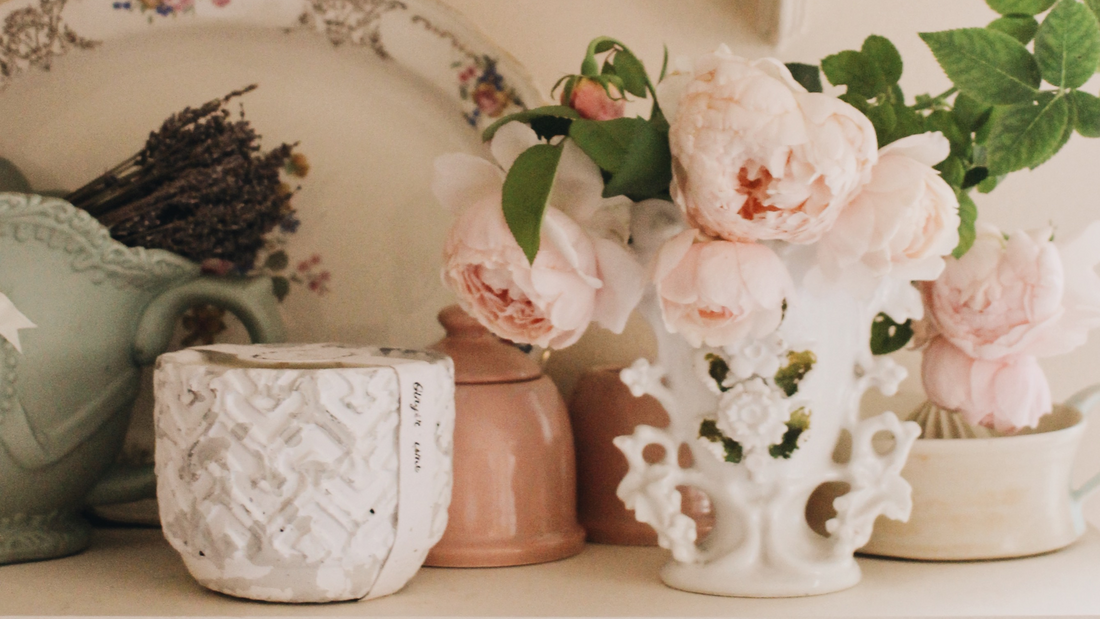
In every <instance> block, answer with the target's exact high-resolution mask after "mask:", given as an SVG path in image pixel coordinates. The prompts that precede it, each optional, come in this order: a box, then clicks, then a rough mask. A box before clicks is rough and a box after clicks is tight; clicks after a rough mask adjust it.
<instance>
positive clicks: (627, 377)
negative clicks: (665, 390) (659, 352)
mask: <svg viewBox="0 0 1100 619" xmlns="http://www.w3.org/2000/svg"><path fill="white" fill-rule="evenodd" d="M663 374H664V372H663V371H662V370H661V368H660V367H659V366H654V365H651V364H650V363H649V361H648V360H647V359H645V358H641V359H638V360H637V361H635V362H634V363H632V364H631V365H630V367H628V368H625V369H623V370H622V371H621V372H619V380H621V381H623V384H624V385H626V386H627V388H628V389H630V395H632V396H634V397H636V398H640V397H642V396H643V395H646V394H647V393H648V394H652V393H653V392H654V391H655V390H656V389H657V388H658V387H660V384H661V377H662V376H663ZM711 382H713V381H711Z"/></svg>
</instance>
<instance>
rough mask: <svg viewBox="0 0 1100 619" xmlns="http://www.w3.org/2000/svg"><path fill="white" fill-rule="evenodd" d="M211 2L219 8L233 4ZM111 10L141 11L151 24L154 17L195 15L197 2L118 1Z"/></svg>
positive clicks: (169, 0) (172, 0)
mask: <svg viewBox="0 0 1100 619" xmlns="http://www.w3.org/2000/svg"><path fill="white" fill-rule="evenodd" d="M210 1H211V3H212V4H213V5H214V6H216V7H218V8H221V7H224V6H227V5H228V4H229V3H230V2H231V0H210ZM111 8H113V9H115V10H116V11H140V12H141V13H142V14H143V15H145V14H147V15H148V18H149V22H150V23H152V21H153V16H154V15H159V16H160V17H168V16H176V15H180V14H183V13H194V12H195V0H118V1H116V2H113V3H111Z"/></svg>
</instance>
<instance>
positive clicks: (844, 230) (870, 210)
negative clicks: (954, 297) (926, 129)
mask: <svg viewBox="0 0 1100 619" xmlns="http://www.w3.org/2000/svg"><path fill="white" fill-rule="evenodd" d="M950 150H951V146H950V144H949V143H948V141H947V139H946V138H944V137H943V135H942V134H940V133H939V132H936V133H922V134H919V135H912V136H909V137H906V138H902V139H900V140H898V141H896V142H893V143H891V144H888V145H887V146H885V147H883V148H882V149H881V150H880V151H879V155H878V163H876V164H875V166H874V168H872V171H871V181H870V182H869V183H867V184H866V185H864V186H863V188H862V189H860V191H859V193H858V194H856V196H855V198H853V200H852V201H851V203H850V204H848V206H847V207H845V208H844V211H843V212H842V213H841V214H840V216H839V218H838V219H837V221H836V224H835V225H834V226H833V228H832V230H830V231H829V233H828V234H826V235H825V237H824V238H823V239H822V241H821V244H820V245H819V256H820V257H821V259H822V266H823V268H824V269H827V270H829V271H831V273H830V275H833V276H834V277H838V276H839V275H840V274H841V273H842V272H847V273H849V274H850V273H852V272H859V273H861V274H864V275H865V276H868V277H871V278H877V277H882V276H884V275H886V274H888V273H889V274H891V275H893V276H894V277H896V278H899V279H904V280H908V281H914V280H933V279H936V278H937V277H939V275H940V273H942V272H943V268H944V259H943V257H944V256H946V255H948V254H950V253H951V251H952V250H954V249H955V246H956V245H958V244H959V231H958V229H959V201H958V198H957V197H956V196H955V192H954V191H953V190H952V189H951V186H950V185H948V184H947V182H945V181H944V180H943V179H942V178H940V174H939V172H937V171H936V170H934V169H933V168H932V166H933V165H935V164H937V163H939V162H941V161H943V160H944V159H945V158H946V157H947V155H948V154H949V153H950Z"/></svg>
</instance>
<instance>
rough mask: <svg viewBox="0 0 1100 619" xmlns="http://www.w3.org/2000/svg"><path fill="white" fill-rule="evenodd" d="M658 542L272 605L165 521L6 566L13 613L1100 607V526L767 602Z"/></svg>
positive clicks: (994, 612)
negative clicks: (238, 594) (209, 576)
mask: <svg viewBox="0 0 1100 619" xmlns="http://www.w3.org/2000/svg"><path fill="white" fill-rule="evenodd" d="M666 556H667V554H666V552H665V551H663V550H661V549H658V548H631V547H621V546H603V545H596V544H590V545H588V546H587V547H586V548H585V550H584V551H583V552H582V553H581V554H580V555H578V556H576V557H573V558H570V559H566V560H564V561H557V562H554V563H547V564H542V565H533V566H525V567H512V568H494V569H444V568H424V569H422V570H421V571H420V572H419V573H417V575H416V576H415V577H414V578H413V580H412V582H410V583H409V584H408V586H406V587H405V589H403V590H401V591H399V592H398V593H396V594H394V595H391V596H389V597H385V598H380V599H377V600H371V601H367V602H345V603H339V604H324V605H286V604H265V603H259V602H249V601H244V600H238V599H235V598H231V597H228V596H224V595H220V594H217V593H213V592H211V591H208V590H206V589H204V588H202V587H201V586H199V585H198V584H197V583H196V582H195V581H194V580H192V579H191V577H190V576H189V575H188V573H187V570H186V569H185V568H184V566H183V563H182V561H181V560H180V559H179V557H178V556H177V555H176V553H175V551H173V550H172V548H171V547H169V546H168V544H167V542H165V541H164V538H163V537H162V536H161V533H160V531H159V530H156V529H101V530H97V531H96V533H95V536H94V537H93V540H92V546H91V548H90V549H89V550H87V551H85V552H84V553H82V554H79V555H76V556H73V557H68V558H64V559H57V560H54V561H44V562H38V563H25V564H20V565H8V566H0V615H83V616H87V615H98V616H112V615H113V616H122V615H172V616H210V615H221V616H227V615H232V616H287V615H298V616H371V617H374V616H515V617H520V616H604V617H606V616H635V617H645V616H698V617H705V616H722V617H738V616H751V617H780V616H783V617H790V616H795V617H798V616H803V617H872V616H873V617H900V616H905V617H943V616H1072V615H1100V532H1097V531H1096V530H1095V529H1093V528H1090V529H1089V531H1088V532H1087V533H1086V534H1085V536H1084V537H1083V538H1082V539H1081V540H1079V541H1078V542H1077V543H1076V544H1074V545H1072V546H1070V547H1069V548H1066V549H1064V550H1062V551H1059V552H1055V553H1051V554H1047V555H1042V556H1038V557H1030V558H1026V559H1015V560H1008V561H986V562H973V563H923V562H915V561H898V560H887V559H873V558H866V557H864V558H860V559H859V564H860V567H861V568H862V569H863V582H861V583H860V584H859V585H857V586H856V587H854V588H852V589H849V590H847V591H841V592H839V593H833V594H829V595H822V596H815V597H808V598H792V599H775V600H758V599H738V598H721V597H712V596H707V595H698V594H692V593H685V592H682V591H676V590H674V589H670V588H668V587H665V586H664V585H662V584H661V582H660V580H659V579H658V577H657V571H658V569H659V568H660V566H661V565H662V564H663V563H664V562H665V560H666Z"/></svg>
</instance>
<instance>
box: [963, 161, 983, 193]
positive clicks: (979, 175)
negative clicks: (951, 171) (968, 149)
mask: <svg viewBox="0 0 1100 619" xmlns="http://www.w3.org/2000/svg"><path fill="white" fill-rule="evenodd" d="M987 178H989V168H987V167H985V166H978V167H976V168H970V169H969V170H967V171H966V175H965V176H964V177H963V182H962V186H961V187H960V189H970V188H971V187H973V186H975V185H978V184H980V183H981V182H982V181H984V180H985V179H987Z"/></svg>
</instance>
